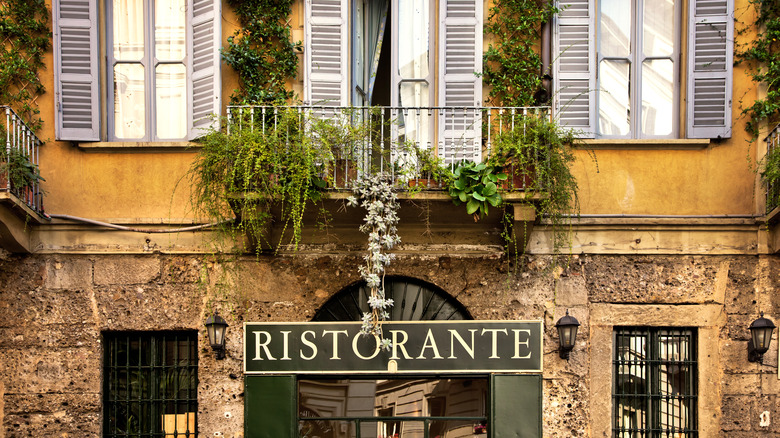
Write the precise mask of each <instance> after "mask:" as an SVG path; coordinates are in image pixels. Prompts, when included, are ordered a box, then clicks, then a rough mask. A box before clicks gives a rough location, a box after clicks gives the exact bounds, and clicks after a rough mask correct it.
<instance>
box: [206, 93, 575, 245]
mask: <svg viewBox="0 0 780 438" xmlns="http://www.w3.org/2000/svg"><path fill="white" fill-rule="evenodd" d="M550 114H551V112H550V110H549V108H545V107H515V108H506V107H447V108H443V107H403V108H402V107H338V106H283V107H282V106H229V107H228V109H227V121H226V124H225V131H224V133H223V134H222V135H224V137H223V139H222V140H221V142H222V143H225V145H223V144H222V143H217V144H214V145H215V146H216V147H217V149H219V148H222V149H221V152H218V154H222V156H220V157H211V158H206V159H204V161H202V162H204V163H205V162H207V161H208V160H210V159H213V158H216V159H217V161H218V162H219V163H218V164H216V165H215V163H214V162H212V163H211V164H209V165H211V166H213V167H212V171H216V172H217V173H221V174H222V178H224V175H225V174H226V173H228V172H233V173H232V176H231V177H230V178H233V179H230V178H228V179H223V180H222V181H223V182H225V183H227V184H228V185H230V186H231V187H230V189H229V190H228V192H230V193H229V194H228V195H227V197H228V198H231V197H232V199H235V197H236V196H239V197H241V198H242V199H249V197H251V196H252V193H251V192H252V191H253V188H254V187H257V186H258V185H263V186H267V185H269V181H270V184H281V182H282V181H289V180H290V178H289V177H286V176H284V175H283V173H284V172H285V170H284V168H285V167H287V166H295V164H294V163H293V164H290V163H289V162H287V164H278V162H279V159H278V158H276V160H277V161H275V162H274V161H264V160H263V159H262V157H261V156H259V155H257V154H255V155H252V156H250V155H251V153H247V150H248V149H251V148H253V147H257V145H259V144H260V143H263V146H262V148H265V149H263V151H264V152H259V154H260V155H262V154H268V155H276V154H278V153H279V151H283V153H289V154H298V153H301V152H300V149H302V147H301V146H300V145H305V146H304V147H303V149H306V148H308V149H306V152H304V154H305V155H306V158H305V159H307V160H309V159H311V160H314V163H313V166H312V168H313V169H315V170H314V171H313V172H311V173H310V174H312V179H316V180H317V183H316V186H317V190H318V191H319V192H320V193H321V194H322V199H323V202H329V203H331V204H333V203H336V204H339V205H341V204H343V200H344V199H345V198H346V197H347V196H349V194H350V193H349V191H350V189H351V188H352V185H353V182H355V181H356V180H357V179H359V178H360V177H361V176H364V175H369V174H377V173H381V174H382V175H384V176H386V178H387V179H389V180H390V181H391V184H393V185H394V186H395V187H397V188H398V196H399V198H400V199H401V200H402V203H405V204H410V205H414V206H418V207H420V208H419V209H418V210H420V211H417V210H414V209H403V208H402V212H401V213H400V214H401V216H402V217H401V223H402V224H404V226H405V227H406V228H407V230H406V231H404V230H401V237H402V240H403V242H405V243H406V244H410V245H414V244H426V245H431V244H437V243H441V244H452V243H455V244H459V243H461V244H467V243H476V244H477V245H492V244H498V245H503V244H505V243H506V242H505V241H504V240H505V239H506V237H505V236H506V222H509V223H510V226H514V229H516V230H522V231H521V232H519V233H518V234H521V236H518V239H517V240H516V242H517V243H516V244H515V245H514V246H515V248H516V249H517V248H519V247H520V245H522V247H524V246H525V242H527V239H528V237H529V234H530V231H531V227H532V226H533V223H534V222H535V220H536V215H537V211H538V205H539V204H540V203H543V202H544V200H545V199H550V196H549V194H550V193H551V190H552V189H554V187H555V185H556V184H558V182H559V181H560V180H561V179H560V178H558V175H557V174H555V173H554V172H553V173H551V172H550V171H549V169H551V165H550V163H551V162H555V163H556V165H557V166H558V168H559V169H560V167H561V166H563V167H566V165H567V163H568V161H567V160H569V159H570V157H568V158H567V157H563V158H561V157H559V156H557V155H555V154H559V153H560V151H559V150H557V149H555V147H560V142H559V144H558V146H554V147H550V146H549V144H547V143H545V142H546V141H547V139H548V138H549V137H551V136H555V137H556V138H557V137H558V136H559V135H560V134H561V133H560V132H559V131H558V130H557V128H555V127H554V126H555V125H554V123H552V120H551V116H550ZM551 127H552V128H551ZM258 133H259V134H260V135H257V134H258ZM247 134H249V135H247ZM207 141H208V140H207ZM227 143H229V145H227ZM223 146H224V147H223ZM269 150H270V152H269ZM310 151H311V154H310ZM312 157H313V158H312ZM248 161H252V162H253V163H255V164H253V166H254V167H243V168H242V169H244V170H242V171H241V172H243V173H252V174H253V176H252V179H251V180H248V179H247V178H246V177H245V176H244V175H243V174H241V175H237V174H236V173H235V170H234V169H235V168H236V167H239V166H246V162H248ZM476 163H482V164H476ZM483 164H484V166H483ZM275 166H278V167H279V168H280V169H279V170H278V171H276V170H274V169H273V168H274V167H275ZM468 166H472V167H471V168H472V169H474V168H477V167H475V166H479V167H478V169H480V170H479V172H482V173H480V175H483V174H484V173H489V172H490V171H493V172H494V175H501V177H500V179H499V180H497V181H495V184H494V185H493V187H492V191H493V192H496V193H497V194H498V199H499V202H491V203H490V205H488V204H487V201H484V200H483V201H481V202H482V205H483V206H482V207H479V210H477V211H476V212H475V211H474V209H473V208H472V202H473V203H474V204H477V203H478V201H473V200H472V198H471V197H467V198H468V202H466V201H463V199H461V201H463V202H464V204H466V205H462V204H461V205H455V204H457V203H458V201H457V199H458V195H457V194H453V187H456V186H457V185H458V184H457V183H455V181H456V180H457V179H458V178H457V175H459V174H463V172H465V171H463V172H461V170H462V169H463V168H465V167H468ZM484 167H487V168H488V169H489V170H488V171H485V170H484V169H483V168H484ZM261 168H263V169H266V170H262V171H258V169H261ZM223 169H230V170H228V171H225V170H223ZM241 172H239V173H241ZM566 172H567V174H568V169H566ZM454 175H455V178H454V179H453V176H454ZM568 175H570V174H568ZM480 178H481V176H480ZM206 179H211V177H208V178H206ZM201 180H202V181H203V180H204V178H203V175H201ZM236 180H240V182H237V181H236ZM571 183H572V184H574V187H576V182H573V178H571ZM483 187H484V184H483ZM567 187H571V185H570V186H567ZM207 190H211V189H207ZM479 190H481V189H479ZM219 191H220V190H219V189H215V190H214V191H213V192H211V193H210V194H209V195H214V194H216V193H218V192H219ZM484 193H485V192H479V193H477V194H476V195H474V196H473V199H477V198H481V197H482V195H484ZM204 194H205V193H204ZM574 196H576V195H574ZM261 197H262V196H261ZM265 199H268V195H267V194H266V195H265ZM453 200H455V203H453ZM493 201H495V199H493ZM264 202H265V201H264ZM233 204H236V202H234V203H233ZM269 205H273V202H265V206H264V207H262V208H269V207H268V206H269ZM339 205H335V204H334V205H332V208H328V209H327V210H328V211H329V213H328V214H329V215H330V218H331V220H330V224H331V227H330V231H331V232H332V231H334V229H339V228H341V229H343V230H344V233H349V232H352V234H355V233H354V230H356V229H357V226H356V225H359V224H360V222H361V221H362V214H349V213H344V212H343V210H344V209H343V208H339ZM231 206H232V207H234V208H233V210H234V211H236V215H237V216H238V217H239V220H241V216H242V213H241V212H240V211H237V210H238V209H237V208H236V206H235V205H231ZM483 207H485V208H483ZM253 208H257V207H256V206H255V207H253ZM270 208H271V209H273V207H270ZM356 210H357V209H356ZM410 210H412V211H411V212H410ZM485 212H487V214H484V213H485ZM270 213H271V214H270V216H272V217H273V220H271V221H270V223H271V224H277V225H275V228H274V227H272V228H274V229H271V230H268V233H269V234H270V235H272V236H273V238H272V239H270V240H278V241H283V240H285V239H284V236H282V235H281V233H285V232H288V231H286V227H285V226H278V224H281V223H285V221H284V220H281V219H280V217H279V215H280V214H283V213H281V212H280V211H279V210H277V211H271V212H270ZM404 216H406V217H404ZM310 217H311V215H310ZM421 217H423V219H421ZM305 225H306V224H305ZM518 226H521V227H520V228H518ZM309 228H312V227H309ZM344 233H340V234H339V235H338V236H337V239H336V240H338V242H339V243H341V244H345V243H346V244H350V243H355V244H358V243H360V242H362V241H363V238H362V237H360V236H359V234H358V238H357V239H354V240H353V239H352V238H351V236H347V235H345V234H344ZM502 235H503V236H504V237H502ZM453 236H457V239H454V238H453ZM502 239H504V240H502ZM518 240H522V242H519V241H518ZM300 242H302V243H303V242H309V243H312V242H314V243H325V242H324V241H323V240H322V239H321V238H319V237H317V236H315V235H314V234H309V235H306V236H303V237H302V239H301V240H300ZM296 245H297V243H296Z"/></svg>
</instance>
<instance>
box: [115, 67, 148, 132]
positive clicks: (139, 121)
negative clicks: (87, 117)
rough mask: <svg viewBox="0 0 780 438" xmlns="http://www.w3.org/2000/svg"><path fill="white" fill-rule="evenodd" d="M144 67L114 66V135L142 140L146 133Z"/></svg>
mask: <svg viewBox="0 0 780 438" xmlns="http://www.w3.org/2000/svg"><path fill="white" fill-rule="evenodd" d="M145 120H146V108H145V85H144V66H143V65H141V64H117V65H115V66H114V134H115V135H116V136H117V137H119V138H128V139H129V138H142V137H143V136H144V133H145V132H146V123H145Z"/></svg>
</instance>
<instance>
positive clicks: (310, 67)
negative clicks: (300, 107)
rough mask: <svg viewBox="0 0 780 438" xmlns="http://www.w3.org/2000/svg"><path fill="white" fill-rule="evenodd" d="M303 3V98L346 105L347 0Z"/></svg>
mask: <svg viewBox="0 0 780 438" xmlns="http://www.w3.org/2000/svg"><path fill="white" fill-rule="evenodd" d="M306 6H307V11H306V14H307V15H306V17H307V19H306V43H307V44H306V88H305V90H306V94H305V100H307V101H308V102H310V103H312V104H318V105H336V106H340V105H347V96H348V84H347V79H348V78H347V74H346V69H347V65H348V63H347V48H348V44H347V12H348V5H347V0H310V1H307V2H306Z"/></svg>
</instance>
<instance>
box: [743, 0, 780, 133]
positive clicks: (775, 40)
mask: <svg viewBox="0 0 780 438" xmlns="http://www.w3.org/2000/svg"><path fill="white" fill-rule="evenodd" d="M750 7H751V8H754V10H755V12H756V21H755V23H743V24H744V25H745V26H744V28H743V29H742V30H741V33H742V34H744V33H746V32H748V31H751V32H754V31H756V30H757V32H756V35H751V37H750V38H749V40H750V41H749V42H748V43H745V44H743V45H741V46H737V48H736V56H737V59H738V63H744V64H745V65H746V66H747V69H748V74H749V75H750V77H751V78H752V79H753V81H754V82H755V83H757V84H758V83H764V84H765V85H766V87H767V93H766V96H765V97H763V98H761V99H756V100H755V101H753V102H752V103H751V105H750V106H747V107H744V108H743V109H742V114H744V115H746V116H747V117H748V121H747V124H746V127H745V129H746V130H747V132H748V133H750V134H751V135H753V136H754V137H758V134H759V130H760V129H761V125H762V123H763V122H766V123H767V124H768V125H769V128H770V129H771V128H772V127H774V125H775V124H776V123H778V122H780V2H777V1H770V0H750Z"/></svg>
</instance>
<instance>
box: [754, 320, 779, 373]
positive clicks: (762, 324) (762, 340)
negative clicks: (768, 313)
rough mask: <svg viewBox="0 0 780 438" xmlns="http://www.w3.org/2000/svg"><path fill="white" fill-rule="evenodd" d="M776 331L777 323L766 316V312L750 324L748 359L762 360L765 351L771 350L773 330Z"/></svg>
mask: <svg viewBox="0 0 780 438" xmlns="http://www.w3.org/2000/svg"><path fill="white" fill-rule="evenodd" d="M774 331H775V324H774V323H773V322H772V321H771V320H769V319H767V318H764V312H761V317H760V318H758V319H757V320H755V321H753V323H752V324H750V341H748V361H749V362H759V363H760V362H761V361H762V360H763V358H764V353H766V352H767V351H768V350H769V343H770V342H772V332H774Z"/></svg>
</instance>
